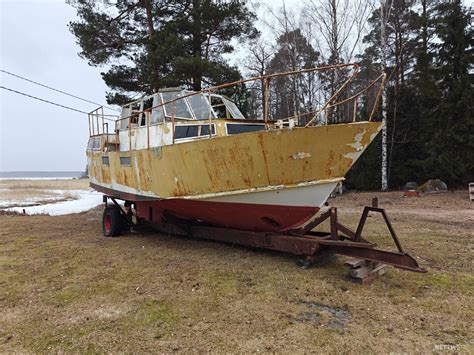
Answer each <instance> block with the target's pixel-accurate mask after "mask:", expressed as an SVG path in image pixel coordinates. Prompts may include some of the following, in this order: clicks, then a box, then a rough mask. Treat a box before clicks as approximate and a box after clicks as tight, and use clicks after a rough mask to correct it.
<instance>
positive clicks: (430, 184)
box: [418, 179, 448, 193]
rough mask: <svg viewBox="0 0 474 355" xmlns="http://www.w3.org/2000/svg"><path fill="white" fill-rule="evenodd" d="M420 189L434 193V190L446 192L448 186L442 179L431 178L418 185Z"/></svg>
mask: <svg viewBox="0 0 474 355" xmlns="http://www.w3.org/2000/svg"><path fill="white" fill-rule="evenodd" d="M418 191H421V192H426V193H432V192H446V191H448V186H447V185H446V183H445V182H444V181H442V180H440V179H431V180H428V181H427V182H425V183H424V184H423V185H421V186H419V187H418Z"/></svg>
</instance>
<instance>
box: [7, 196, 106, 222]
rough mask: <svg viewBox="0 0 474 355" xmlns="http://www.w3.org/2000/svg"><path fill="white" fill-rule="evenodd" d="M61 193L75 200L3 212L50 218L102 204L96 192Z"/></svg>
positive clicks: (12, 208)
mask: <svg viewBox="0 0 474 355" xmlns="http://www.w3.org/2000/svg"><path fill="white" fill-rule="evenodd" d="M62 193H64V194H68V195H73V196H74V197H76V198H77V199H76V200H72V201H63V202H58V203H47V204H45V205H41V206H32V207H11V208H6V209H5V210H6V211H12V212H18V213H23V210H25V213H26V214H49V215H51V216H59V215H63V214H70V213H79V212H84V211H88V210H90V209H92V208H94V207H96V206H98V205H100V204H101V203H102V194H101V193H99V192H97V191H86V190H64V191H62Z"/></svg>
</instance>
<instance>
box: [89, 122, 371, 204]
mask: <svg viewBox="0 0 474 355" xmlns="http://www.w3.org/2000/svg"><path fill="white" fill-rule="evenodd" d="M379 128H380V123H378V122H365V123H357V124H340V125H334V126H322V127H308V128H295V129H293V130H291V131H281V132H280V134H275V132H271V131H270V132H263V131H262V132H255V133H247V134H242V135H235V136H228V137H225V138H224V137H222V138H221V137H217V138H213V139H205V140H200V141H193V142H189V143H180V144H175V145H168V146H164V147H163V148H162V155H161V159H160V158H159V157H157V156H156V154H154V153H153V151H152V150H148V149H142V150H137V151H133V152H132V159H131V160H132V167H125V166H121V164H120V156H130V155H131V154H130V152H109V153H108V155H109V161H110V170H109V171H102V169H101V168H100V167H101V159H102V158H101V156H102V154H103V153H101V152H99V151H89V152H88V156H89V157H90V159H89V160H90V164H89V165H90V167H91V174H92V176H93V177H94V178H96V179H97V180H98V181H99V182H104V183H108V182H107V179H110V180H111V181H116V182H117V183H120V184H122V185H126V186H129V187H131V188H134V189H137V190H142V191H149V192H153V193H155V194H156V195H158V196H161V197H173V196H175V197H179V196H188V195H195V194H209V193H219V192H224V191H229V190H239V189H246V188H249V187H266V186H269V185H282V184H297V183H300V182H305V181H313V180H321V179H331V178H337V177H343V176H344V175H345V174H346V173H347V171H348V170H349V168H350V167H351V166H352V164H353V159H350V158H347V157H344V154H347V153H353V152H355V148H354V147H351V146H350V145H349V146H348V145H347V144H348V143H349V144H352V143H353V142H354V137H355V136H356V134H358V133H359V134H360V133H362V132H364V131H365V133H364V134H363V135H362V138H361V144H362V146H363V147H364V148H365V147H366V146H367V145H368V144H369V143H370V140H371V139H373V136H374V134H375V133H377V132H378V130H379ZM298 152H304V153H308V154H309V155H310V156H308V157H307V158H305V159H292V158H290V157H291V155H293V154H295V153H298ZM133 159H136V166H137V167H138V169H139V172H138V174H139V177H140V179H137V178H136V177H135V172H134V170H135V164H134V161H133ZM147 173H148V174H149V175H150V176H149V177H148V176H147ZM107 174H108V175H107ZM175 177H176V178H178V181H177V182H176V181H175Z"/></svg>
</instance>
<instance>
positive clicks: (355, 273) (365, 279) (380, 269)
mask: <svg viewBox="0 0 474 355" xmlns="http://www.w3.org/2000/svg"><path fill="white" fill-rule="evenodd" d="M387 269H388V265H385V264H376V265H375V267H374V268H373V269H370V268H367V267H364V268H359V269H354V270H349V275H350V276H351V279H352V281H354V282H357V283H360V284H362V285H368V284H370V283H372V282H373V281H374V280H375V279H376V278H377V277H378V276H381V275H383V274H385V272H386V271H387Z"/></svg>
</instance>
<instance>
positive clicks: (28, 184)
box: [0, 179, 89, 190]
mask: <svg viewBox="0 0 474 355" xmlns="http://www.w3.org/2000/svg"><path fill="white" fill-rule="evenodd" d="M88 188H89V179H56V180H53V179H51V180H14V179H13V180H7V179H5V180H0V189H10V190H25V189H37V190H87V189H88Z"/></svg>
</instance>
